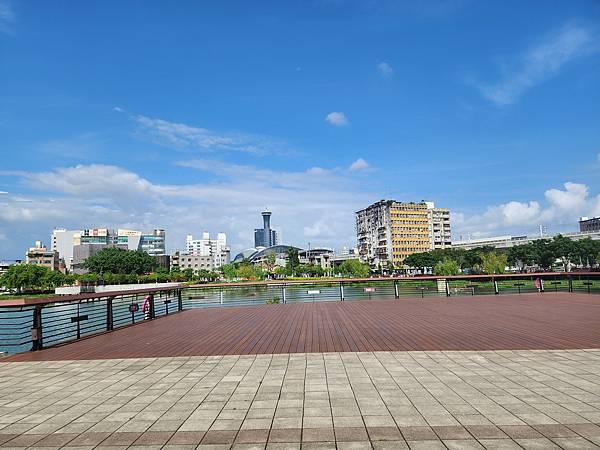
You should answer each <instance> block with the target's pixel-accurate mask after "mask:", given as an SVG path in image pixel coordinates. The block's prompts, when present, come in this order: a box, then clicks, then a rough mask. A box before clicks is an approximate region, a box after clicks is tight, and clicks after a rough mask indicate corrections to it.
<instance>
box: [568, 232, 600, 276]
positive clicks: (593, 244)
mask: <svg viewBox="0 0 600 450" xmlns="http://www.w3.org/2000/svg"><path fill="white" fill-rule="evenodd" d="M575 244H576V246H575V247H576V248H575V255H574V259H575V260H576V262H577V263H578V264H579V265H580V266H583V267H589V268H592V267H595V266H596V264H597V262H598V259H599V258H600V241H593V240H592V239H590V238H589V237H587V238H585V239H581V240H579V241H575Z"/></svg>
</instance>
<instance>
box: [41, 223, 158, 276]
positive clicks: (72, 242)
mask: <svg viewBox="0 0 600 450" xmlns="http://www.w3.org/2000/svg"><path fill="white" fill-rule="evenodd" d="M109 247H116V248H122V249H125V250H142V251H144V252H146V253H148V254H149V255H151V256H157V257H158V256H163V255H166V250H165V230H161V229H155V230H152V231H150V232H143V231H137V230H126V229H118V230H116V231H115V230H111V229H108V228H89V229H86V230H66V229H64V228H57V229H55V230H54V231H53V232H52V246H51V251H52V252H56V253H57V254H58V258H59V260H62V261H63V263H64V267H65V268H66V269H67V270H68V271H70V272H74V273H84V272H85V270H84V269H83V267H82V265H83V262H84V261H85V260H86V259H87V258H89V257H90V256H92V255H95V254H96V253H98V252H99V251H100V250H102V249H104V248H109ZM29 253H31V249H30V252H29Z"/></svg>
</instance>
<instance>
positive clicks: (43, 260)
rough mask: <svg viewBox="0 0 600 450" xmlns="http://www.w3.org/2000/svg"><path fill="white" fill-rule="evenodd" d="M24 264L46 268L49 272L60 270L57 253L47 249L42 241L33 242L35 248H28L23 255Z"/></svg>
mask: <svg viewBox="0 0 600 450" xmlns="http://www.w3.org/2000/svg"><path fill="white" fill-rule="evenodd" d="M25 263H26V264H34V265H36V266H42V267H47V268H48V269H50V270H54V271H59V270H60V257H59V256H58V252H57V251H54V250H52V249H48V248H47V247H46V246H45V245H43V244H42V241H35V246H34V247H31V248H29V250H27V253H26V254H25Z"/></svg>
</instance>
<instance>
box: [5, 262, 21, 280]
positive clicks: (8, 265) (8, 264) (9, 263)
mask: <svg viewBox="0 0 600 450" xmlns="http://www.w3.org/2000/svg"><path fill="white" fill-rule="evenodd" d="M22 263H23V261H22V260H20V259H16V260H14V261H0V277H1V276H2V275H4V274H5V273H6V272H8V269H10V267H11V266H14V265H15V264H22Z"/></svg>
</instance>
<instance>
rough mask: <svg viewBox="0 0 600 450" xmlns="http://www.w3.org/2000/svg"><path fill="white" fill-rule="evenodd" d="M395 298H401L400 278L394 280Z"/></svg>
mask: <svg viewBox="0 0 600 450" xmlns="http://www.w3.org/2000/svg"><path fill="white" fill-rule="evenodd" d="M394 298H400V293H399V292H398V280H394Z"/></svg>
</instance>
